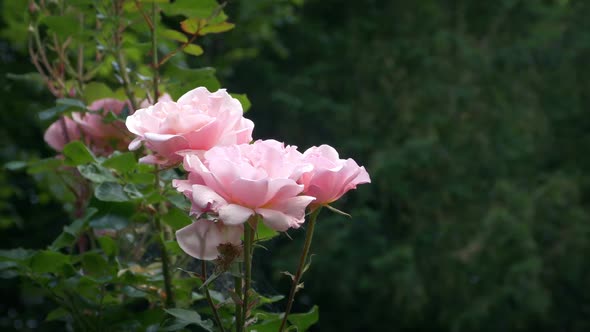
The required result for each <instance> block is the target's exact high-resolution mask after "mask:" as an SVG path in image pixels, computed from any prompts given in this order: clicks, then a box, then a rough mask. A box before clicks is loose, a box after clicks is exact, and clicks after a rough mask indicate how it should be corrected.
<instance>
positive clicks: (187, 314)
mask: <svg viewBox="0 0 590 332" xmlns="http://www.w3.org/2000/svg"><path fill="white" fill-rule="evenodd" d="M164 310H165V311H166V312H167V313H169V314H170V315H172V316H174V317H176V320H177V323H178V325H183V326H182V327H185V326H187V325H190V324H195V325H197V326H199V327H201V328H203V329H204V330H205V331H209V332H213V322H212V321H210V320H202V319H201V316H200V315H199V314H198V313H197V312H196V311H192V310H186V309H179V308H173V309H164ZM182 327H181V328H182ZM166 331H172V330H166Z"/></svg>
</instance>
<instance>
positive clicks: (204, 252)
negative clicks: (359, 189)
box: [126, 88, 370, 260]
mask: <svg viewBox="0 0 590 332" xmlns="http://www.w3.org/2000/svg"><path fill="white" fill-rule="evenodd" d="M126 125H127V128H128V129H129V131H131V132H132V133H133V134H135V135H136V136H137V137H136V138H135V140H134V141H133V142H131V144H130V145H129V148H130V149H132V150H133V149H137V148H138V147H139V145H140V144H141V143H142V142H143V143H144V144H145V146H146V147H147V148H148V149H149V150H151V152H152V154H149V155H147V156H145V157H143V158H142V159H141V161H142V162H144V163H153V164H159V165H161V166H166V167H169V166H175V165H177V164H180V163H181V162H182V164H183V166H184V169H185V171H186V172H187V173H188V176H187V178H186V179H185V180H174V181H173V183H172V184H173V186H174V187H175V188H176V189H177V190H178V191H179V192H181V193H183V194H184V195H185V196H186V197H187V198H188V199H189V200H190V202H191V212H190V213H191V215H192V216H194V218H195V221H194V222H193V223H192V224H191V225H189V226H186V227H184V228H182V229H180V230H179V231H178V232H177V233H176V237H177V240H178V243H179V245H180V247H181V248H182V249H183V250H184V251H185V252H186V253H187V254H189V255H191V256H193V257H196V258H199V259H203V260H213V259H215V258H217V257H218V255H219V251H218V248H219V246H220V245H222V244H233V245H239V244H240V243H241V237H242V234H243V232H244V227H245V224H247V223H248V221H249V220H251V219H252V218H261V219H262V222H263V223H264V224H265V225H266V226H267V227H269V228H271V229H273V230H276V231H280V232H283V231H286V230H288V229H290V228H298V227H300V226H301V225H302V224H303V223H304V221H305V213H306V209H308V208H309V209H310V210H313V209H316V208H317V207H319V206H322V205H327V204H330V203H332V202H334V201H336V200H337V199H339V198H340V197H341V196H342V195H344V194H345V193H346V192H347V191H349V190H351V189H355V188H356V186H357V185H358V184H362V183H368V182H370V178H369V175H368V173H367V172H366V170H365V168H364V167H361V166H359V165H358V164H357V163H356V162H355V161H354V160H352V159H346V160H345V159H340V157H339V156H338V153H337V152H336V150H335V149H334V148H332V147H330V146H328V145H322V146H319V147H311V148H309V149H308V150H307V151H305V152H303V153H301V152H299V151H298V150H297V147H295V146H285V144H283V143H281V142H278V141H275V140H257V141H255V142H253V143H250V142H251V141H252V130H253V128H254V124H253V123H252V121H250V120H248V119H246V118H244V117H243V110H242V106H241V104H240V103H239V101H238V100H237V99H235V98H232V97H231V96H230V95H229V94H228V93H227V92H226V91H225V90H219V91H217V92H213V93H211V92H209V91H208V90H207V89H206V88H197V89H194V90H192V91H190V92H188V93H186V94H185V95H183V96H182V97H180V99H178V101H176V102H174V101H172V100H162V101H159V102H158V103H156V104H155V105H153V106H148V107H146V108H143V109H140V110H137V111H136V112H135V113H134V114H133V115H131V116H129V117H128V118H127V121H126ZM246 227H249V226H246Z"/></svg>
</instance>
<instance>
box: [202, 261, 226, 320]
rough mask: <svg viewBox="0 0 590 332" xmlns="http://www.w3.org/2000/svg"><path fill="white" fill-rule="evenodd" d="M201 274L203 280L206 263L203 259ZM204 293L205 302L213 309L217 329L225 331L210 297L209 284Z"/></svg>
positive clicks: (205, 274) (205, 276) (205, 277)
mask: <svg viewBox="0 0 590 332" xmlns="http://www.w3.org/2000/svg"><path fill="white" fill-rule="evenodd" d="M201 274H202V277H203V282H205V281H206V280H207V263H206V262H205V261H201ZM205 295H206V296H207V302H208V303H209V306H210V307H211V311H213V316H214V317H215V322H217V325H218V326H219V330H220V331H221V332H225V330H224V329H223V324H221V318H220V317H219V312H217V307H216V306H215V303H213V299H212V298H211V293H210V292H209V286H205Z"/></svg>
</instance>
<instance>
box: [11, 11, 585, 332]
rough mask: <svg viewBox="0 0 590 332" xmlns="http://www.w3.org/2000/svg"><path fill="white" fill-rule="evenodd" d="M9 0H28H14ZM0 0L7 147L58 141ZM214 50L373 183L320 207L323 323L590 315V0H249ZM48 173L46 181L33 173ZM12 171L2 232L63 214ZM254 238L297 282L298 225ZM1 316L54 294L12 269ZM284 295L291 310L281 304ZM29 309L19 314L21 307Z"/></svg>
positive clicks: (475, 325) (521, 326)
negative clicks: (46, 138)
mask: <svg viewBox="0 0 590 332" xmlns="http://www.w3.org/2000/svg"><path fill="white" fill-rule="evenodd" d="M13 1H14V2H13ZM23 1H24V0H0V5H1V6H2V7H1V8H2V12H1V13H0V16H1V18H0V72H1V75H0V142H1V143H0V163H1V164H5V163H6V162H9V161H11V160H27V159H31V158H41V157H49V156H51V155H53V152H52V151H50V150H49V148H48V147H47V146H46V145H45V143H44V142H43V139H42V133H43V130H44V129H45V128H43V126H42V124H41V123H40V122H39V120H38V117H37V113H38V112H39V111H40V110H43V109H46V108H48V107H50V106H51V105H52V104H53V99H52V96H51V95H50V94H49V93H48V92H46V91H45V90H43V89H42V87H40V86H39V85H37V86H35V85H31V84H30V83H25V82H23V81H22V80H20V79H19V77H18V76H14V75H11V74H23V73H27V72H30V71H32V70H33V68H32V66H31V64H30V62H29V60H28V57H27V55H26V53H25V48H24V46H25V41H26V31H22V33H20V34H19V33H18V32H17V31H16V30H15V29H14V26H17V25H18V24H17V23H18V22H19V20H22V19H23V18H22V17H19V16H18V15H14V11H12V10H13V4H14V3H18V2H23ZM225 10H226V12H227V13H228V15H229V17H230V19H231V21H232V22H235V23H236V29H234V30H233V31H231V32H228V33H225V34H223V35H222V37H221V38H216V39H214V40H209V41H207V44H206V45H204V48H205V49H206V53H205V55H204V56H202V57H200V58H197V60H195V61H196V63H197V64H199V65H211V66H214V67H215V68H217V75H218V77H219V78H220V80H221V82H222V83H223V86H225V87H227V88H228V89H229V90H230V91H232V92H234V91H235V92H240V93H247V94H248V96H249V98H250V100H251V102H252V105H253V106H252V109H251V110H250V112H249V113H248V115H247V116H248V117H249V118H251V119H252V120H254V122H255V123H256V128H255V136H256V137H257V138H270V137H273V138H277V139H279V140H284V141H286V142H289V143H291V144H295V145H298V146H299V147H300V148H303V149H305V148H307V147H309V146H310V145H312V144H318V142H322V143H327V144H330V145H332V146H334V147H336V148H337V149H338V150H339V151H340V152H341V155H342V156H343V157H353V158H354V159H356V160H357V161H358V162H359V164H362V165H365V167H366V168H367V170H368V171H369V173H370V174H371V177H372V180H373V183H372V184H371V185H363V186H361V187H359V189H358V190H357V191H356V192H353V193H351V194H349V195H347V196H346V197H345V198H344V199H343V200H342V201H341V202H339V203H338V204H337V207H338V208H339V209H342V210H344V211H347V212H349V213H350V214H352V215H353V219H352V220H348V219H346V218H344V217H341V216H338V215H334V214H331V213H328V212H323V213H322V215H321V216H320V221H319V224H318V227H317V233H316V238H315V242H314V244H313V247H312V251H313V253H314V254H315V255H314V256H313V263H312V268H311V270H310V271H309V272H308V273H307V274H306V275H305V277H304V278H305V280H304V281H305V289H304V290H303V291H302V292H301V293H300V294H299V296H298V298H297V302H296V306H295V310H296V311H304V310H307V309H309V308H310V306H311V305H312V304H318V305H319V307H320V324H319V325H317V326H316V327H315V328H314V330H316V331H416V330H420V331H445V332H446V331H453V332H455V331H456V332H462V331H564V332H565V331H588V330H590V258H589V257H590V153H589V152H590V99H589V98H590V20H588V17H590V1H586V0H577V1H576V0H539V1H525V0H520V1H519V0H498V1H473V0H420V1H403V0H389V1H376V0H367V1H358V0H355V1H352V0H305V1H295V0H292V1H286V0H283V1H280V0H248V1H229V2H228V4H227V6H226V7H225ZM36 180H37V181H36ZM36 180H35V179H33V178H31V176H30V175H27V174H26V173H24V172H20V171H12V170H10V169H7V168H1V169H0V228H1V232H0V247H1V248H2V249H4V248H14V247H18V246H21V247H28V248H42V247H45V246H46V245H47V244H49V243H50V242H51V241H52V240H53V239H54V238H55V236H56V235H57V234H59V232H60V231H61V228H62V227H63V225H64V224H66V223H67V222H68V217H67V215H66V214H65V213H64V212H62V211H61V207H60V205H59V204H58V203H57V202H56V201H54V200H53V199H52V196H51V194H50V193H49V191H48V190H47V189H46V188H45V187H43V186H40V185H39V184H38V183H39V181H41V182H42V181H43V179H41V178H38V179H36ZM291 236H292V237H293V240H292V241H291V240H288V239H286V238H284V237H283V238H280V239H277V240H275V241H273V242H272V243H271V244H270V245H269V249H270V250H269V251H268V252H264V251H263V252H260V253H257V254H258V255H259V258H257V259H259V260H260V261H261V262H262V264H261V265H259V266H258V270H257V271H256V273H257V279H256V280H258V284H257V285H255V287H257V288H258V289H260V290H262V291H263V292H264V291H266V292H267V293H286V292H287V290H288V282H287V281H288V280H286V278H284V276H282V275H281V274H280V271H284V270H292V269H293V266H295V257H296V256H297V254H296V253H298V252H299V250H300V247H301V242H302V238H303V233H302V232H292V234H291ZM0 290H1V292H2V299H1V300H0V302H1V303H0V325H1V326H2V329H5V328H6V329H7V330H8V329H10V328H18V327H20V328H21V330H39V326H37V325H35V326H32V325H34V324H28V322H29V321H30V320H31V319H39V317H41V319H42V317H43V314H44V312H45V313H46V311H44V310H46V309H47V308H48V307H51V303H48V302H46V301H43V300H42V299H41V298H39V296H38V294H37V293H36V292H35V290H34V289H33V288H32V287H30V286H28V285H27V284H25V283H22V282H21V281H19V280H15V279H8V280H2V281H0ZM276 309H277V311H279V310H281V309H284V308H282V304H278V305H277V308H276ZM16 321H20V323H19V324H20V325H18V326H17V325H15V322H16Z"/></svg>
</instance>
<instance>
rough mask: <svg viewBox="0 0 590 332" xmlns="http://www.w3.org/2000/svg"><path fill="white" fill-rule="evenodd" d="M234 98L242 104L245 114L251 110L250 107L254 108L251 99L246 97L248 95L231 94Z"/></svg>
mask: <svg viewBox="0 0 590 332" xmlns="http://www.w3.org/2000/svg"><path fill="white" fill-rule="evenodd" d="M230 94H231V96H232V97H234V98H236V99H237V100H238V101H239V102H240V104H242V109H243V110H244V113H246V112H248V110H249V109H250V106H252V103H250V99H248V96H246V94H238V93H230Z"/></svg>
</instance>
